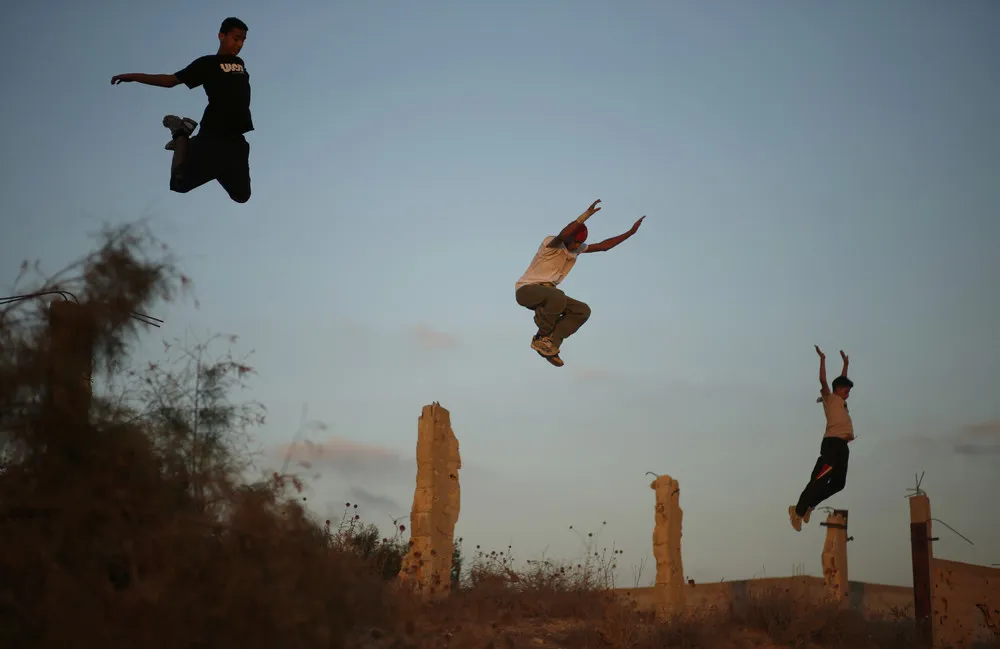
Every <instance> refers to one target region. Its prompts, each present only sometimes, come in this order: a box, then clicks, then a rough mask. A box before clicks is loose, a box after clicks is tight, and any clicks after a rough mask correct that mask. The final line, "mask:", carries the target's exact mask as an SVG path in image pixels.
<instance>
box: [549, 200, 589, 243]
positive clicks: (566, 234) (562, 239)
mask: <svg viewBox="0 0 1000 649" xmlns="http://www.w3.org/2000/svg"><path fill="white" fill-rule="evenodd" d="M600 202H601V199H599V198H598V199H597V200H596V201H594V202H593V203H591V204H590V207H588V208H587V211H585V212H584V213H583V214H581V215H580V216H578V217H576V220H575V221H571V222H570V223H569V224H568V225H567V226H566V227H564V228H563V229H562V231H560V232H559V234H557V235H556V237H555V239H553V240H552V241H550V242H549V245H548V247H549V248H556V247H558V246H559V245H560V244H562V245H564V246H568V245H569V244H570V242H572V241H573V239H574V238H575V237H576V233H577V232H579V231H580V228H581V227H582V226H583V222H584V221H586V220H587V219H589V218H590V217H592V216H593V215H595V214H597V213H598V212H600V211H601V208H600V207H598V206H597V204H598V203H600Z"/></svg>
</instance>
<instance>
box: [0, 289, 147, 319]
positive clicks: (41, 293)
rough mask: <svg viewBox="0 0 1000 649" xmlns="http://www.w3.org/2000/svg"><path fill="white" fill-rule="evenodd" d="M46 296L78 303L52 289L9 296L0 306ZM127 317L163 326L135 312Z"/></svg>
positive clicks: (71, 295)
mask: <svg viewBox="0 0 1000 649" xmlns="http://www.w3.org/2000/svg"><path fill="white" fill-rule="evenodd" d="M46 295H58V296H59V297H61V298H62V299H63V300H65V301H67V302H74V303H76V304H79V303H80V300H79V299H78V298H77V297H76V296H75V295H73V294H72V293H70V292H69V291H64V290H62V289H52V290H48V291H38V292H36V293H25V294H24V295H11V296H8V297H0V306H6V305H8V304H14V303H15V302H23V301H25V300H32V299H35V298H39V297H45V296H46ZM129 317H131V318H132V319H133V320H138V321H139V322H141V323H143V324H146V325H149V326H151V327H159V326H160V325H161V324H163V320H160V319H159V318H154V317H153V316H151V315H146V314H145V313H137V312H135V311H129Z"/></svg>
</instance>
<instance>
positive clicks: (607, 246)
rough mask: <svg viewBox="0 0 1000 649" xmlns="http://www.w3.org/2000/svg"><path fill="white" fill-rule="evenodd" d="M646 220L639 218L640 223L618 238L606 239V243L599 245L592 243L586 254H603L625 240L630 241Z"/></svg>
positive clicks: (600, 242) (599, 243) (634, 224)
mask: <svg viewBox="0 0 1000 649" xmlns="http://www.w3.org/2000/svg"><path fill="white" fill-rule="evenodd" d="M644 218H646V217H645V216H642V217H640V218H639V220H638V221H636V222H635V223H633V224H632V227H631V228H629V230H628V232H624V233H622V234H619V235H618V236H616V237H611V238H610V239H605V240H604V241H598V242H597V243H592V244H590V245H589V246H587V248H586V249H585V250H584V252H603V251H604V250H611V249H612V248H614V247H615V246H617V245H618V244H619V243H621V242H622V241H624V240H625V239H628V238H629V237H631V236H632V235H633V234H635V233H636V231H638V230H639V224H641V223H642V219H644Z"/></svg>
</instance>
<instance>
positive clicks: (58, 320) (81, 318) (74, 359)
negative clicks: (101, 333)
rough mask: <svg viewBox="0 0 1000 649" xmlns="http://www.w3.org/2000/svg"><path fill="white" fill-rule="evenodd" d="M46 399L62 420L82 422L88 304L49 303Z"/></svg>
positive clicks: (87, 395) (89, 357)
mask: <svg viewBox="0 0 1000 649" xmlns="http://www.w3.org/2000/svg"><path fill="white" fill-rule="evenodd" d="M49 334H50V335H49V368H48V370H49V375H48V387H49V399H50V400H51V401H50V402H51V406H52V408H53V411H54V412H56V413H58V416H59V417H60V419H61V421H63V422H72V423H74V424H83V423H86V422H87V420H88V415H89V413H90V401H91V393H92V389H91V373H92V372H93V364H94V360H93V357H94V336H95V324H94V320H93V317H92V315H91V313H90V311H89V310H88V309H87V307H85V306H82V305H80V304H77V303H75V302H68V301H63V300H56V301H54V302H52V304H50V305H49Z"/></svg>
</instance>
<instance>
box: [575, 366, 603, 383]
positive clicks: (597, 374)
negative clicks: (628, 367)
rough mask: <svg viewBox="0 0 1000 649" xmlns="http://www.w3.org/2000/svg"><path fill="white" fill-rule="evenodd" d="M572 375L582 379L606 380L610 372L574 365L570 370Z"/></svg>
mask: <svg viewBox="0 0 1000 649" xmlns="http://www.w3.org/2000/svg"><path fill="white" fill-rule="evenodd" d="M571 373H572V375H573V376H575V377H576V378H578V379H581V380H583V381H606V380H607V379H610V378H611V372H610V371H608V370H602V369H597V368H593V367H576V366H574V367H573V369H572V370H571Z"/></svg>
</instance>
